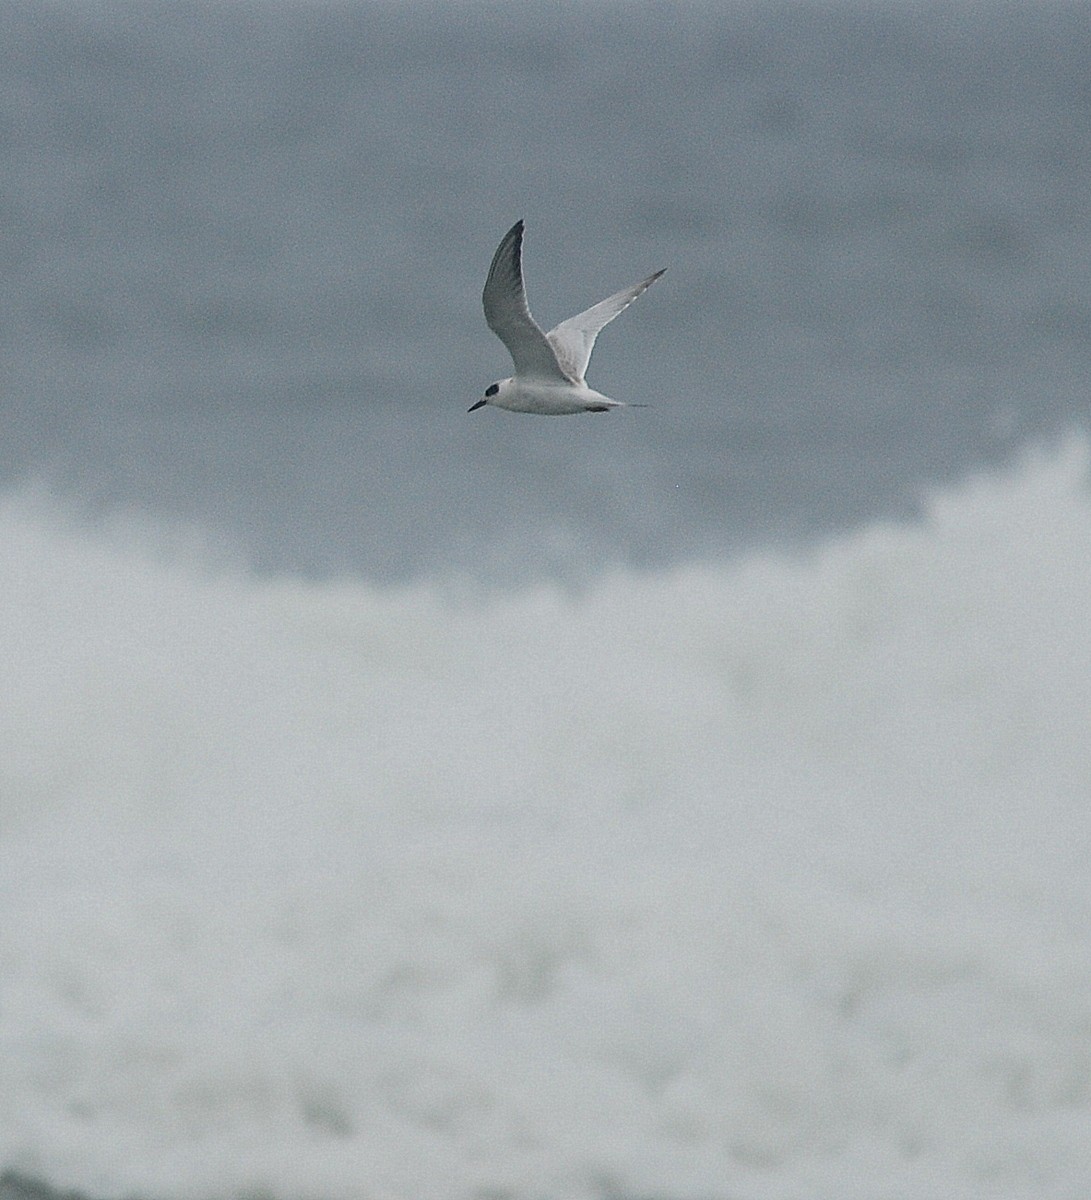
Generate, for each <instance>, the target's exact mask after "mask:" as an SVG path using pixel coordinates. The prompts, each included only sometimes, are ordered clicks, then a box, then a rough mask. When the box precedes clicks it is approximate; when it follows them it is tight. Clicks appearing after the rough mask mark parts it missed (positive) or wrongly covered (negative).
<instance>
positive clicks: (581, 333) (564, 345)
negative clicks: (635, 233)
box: [546, 267, 667, 380]
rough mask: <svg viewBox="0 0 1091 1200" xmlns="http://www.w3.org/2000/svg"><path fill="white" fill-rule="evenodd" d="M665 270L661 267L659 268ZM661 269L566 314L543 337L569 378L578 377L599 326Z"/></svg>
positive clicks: (621, 311)
mask: <svg viewBox="0 0 1091 1200" xmlns="http://www.w3.org/2000/svg"><path fill="white" fill-rule="evenodd" d="M666 269H667V268H666V267H664V268H663V271H665V270H666ZM663 271H656V273H655V274H654V275H649V276H648V278H647V279H645V280H643V281H642V282H641V283H636V284H633V286H632V287H629V288H625V289H624V290H623V291H620V292H615V293H614V295H612V296H610V297H608V298H607V299H605V300H600V301H599V302H598V304H595V305H592V307H591V308H588V309H586V310H585V311H584V312H581V313H578V314H577V315H576V316H574V317H569V318H568V320H567V321H562V322H561V323H560V324H559V325H558V326H557V327H556V328H555V329H551V330H550V331H549V333H548V334H547V335H546V336H547V337H548V339H549V341H550V344H551V345H552V346H553V349H554V351H555V352H556V355H557V361H558V362H559V363H560V364H561V370H562V371H565V372H566V373H567V374H568V375H571V376H572V378H573V379H576V380H582V379H583V375H584V372H585V371H586V370H587V364H588V362H590V360H591V351H592V350H594V348H595V338H597V337H598V335H599V331H600V330H601V329H602V328H603V326H605V325H609V324H610V322H611V321H612V320H613V319H614V318H615V317H616V316H617V315H618V314H619V313H623V312H624V311H625V310H626V309H627V308H628V307H629V305H630V304H632V302H633V301H634V300H635V299H636V298H637V296H639V295H641V294H642V293H644V292H646V291H647V290H648V288H650V287H651V286H652V284H653V283H655V281H656V280H657V279H658V278H659V276H660V275H662V274H663Z"/></svg>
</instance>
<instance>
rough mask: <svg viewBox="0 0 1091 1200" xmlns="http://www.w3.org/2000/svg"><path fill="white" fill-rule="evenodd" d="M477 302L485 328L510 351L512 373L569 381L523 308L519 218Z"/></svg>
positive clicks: (511, 229)
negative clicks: (482, 311)
mask: <svg viewBox="0 0 1091 1200" xmlns="http://www.w3.org/2000/svg"><path fill="white" fill-rule="evenodd" d="M481 302H482V304H483V305H484V306H485V320H486V321H487V322H488V326H489V328H490V329H491V330H492V331H493V333H495V334H496V336H497V337H498V338H499V339H500V340H501V341H502V342H503V343H504V345H505V346H507V348H508V352H509V353H510V354H511V358H512V362H514V363H515V373H516V375H523V376H530V377H532V378H535V379H556V380H563V381H564V382H566V383H570V382H571V380H570V379H569V377H568V376H567V375H566V374H565V372H564V371H563V370H562V368H561V366H560V364H559V363H558V362H557V355H556V354H555V353H554V350H553V346H552V344H551V343H550V342H549V340H548V339H547V338H546V335H545V334H544V333H543V332H542V331H541V329H539V328H538V324H537V322H536V321H535V320H534V318H533V317H532V316H531V315H530V309H529V308H527V295H526V291H525V290H524V288H523V222H522V221H516V223H515V224H514V225H513V226H512V227H511V228H510V229H509V230H508V232H507V233H506V234H505V235H504V240H503V241H502V242H501V243H500V245H499V246H498V247H497V248H496V253H495V254H494V255H493V258H492V265H491V266H490V267H489V275H488V278H487V279H486V280H485V291H484V292H483V293H482V296H481Z"/></svg>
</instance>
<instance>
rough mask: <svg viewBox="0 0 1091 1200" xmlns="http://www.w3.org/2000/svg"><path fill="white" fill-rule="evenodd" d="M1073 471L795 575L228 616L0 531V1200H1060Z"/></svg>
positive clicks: (940, 510) (202, 585) (1077, 457)
mask: <svg viewBox="0 0 1091 1200" xmlns="http://www.w3.org/2000/svg"><path fill="white" fill-rule="evenodd" d="M1087 462H1088V451H1087V447H1086V444H1085V442H1084V441H1083V440H1082V439H1079V438H1074V439H1072V440H1071V441H1070V442H1069V443H1068V444H1067V446H1065V447H1063V448H1061V449H1060V450H1058V451H1056V452H1054V453H1052V454H1045V453H1041V454H1038V455H1036V456H1032V457H1030V458H1028V459H1027V460H1026V461H1025V462H1024V463H1023V464H1021V466H1020V467H1019V468H1018V469H1014V470H1012V471H1011V472H1010V473H1008V474H1006V475H1004V476H1001V477H997V478H992V479H979V480H976V481H972V482H971V483H969V484H968V485H967V486H966V487H964V488H962V489H960V490H958V491H955V492H950V493H947V494H944V495H942V496H938V497H936V498H935V499H934V501H933V502H932V504H931V506H930V507H929V510H928V513H927V517H926V519H925V520H924V521H923V522H921V523H920V524H919V525H916V526H908V525H907V526H901V527H894V526H889V527H876V528H870V529H863V530H861V531H859V532H858V533H855V534H853V535H851V536H847V537H845V538H843V539H841V540H839V541H837V542H835V543H833V544H830V545H828V546H825V547H822V548H820V549H817V550H815V551H814V552H813V554H811V555H810V557H809V558H807V559H806V560H793V559H789V558H786V557H778V556H776V555H772V554H770V555H762V556H754V557H753V558H751V559H749V560H747V561H744V562H741V563H738V564H734V565H728V566H692V567H688V568H680V569H676V570H672V571H666V572H662V573H659V574H649V575H643V576H632V575H627V574H620V573H619V574H618V575H616V576H614V577H611V578H607V579H603V580H602V581H601V582H600V583H599V584H598V585H597V586H595V587H594V588H592V589H591V590H590V591H589V592H587V593H585V594H582V595H566V594H563V593H560V592H555V591H551V590H548V589H541V588H538V589H534V590H527V591H523V592H519V593H514V594H512V593H505V594H493V595H489V596H486V597H484V598H482V597H476V598H469V597H467V596H466V595H465V594H462V595H458V594H456V593H455V592H454V591H453V590H452V589H449V588H445V587H442V586H439V585H433V586H424V585H420V586H417V587H412V588H405V589H401V590H398V591H386V592H384V591H377V590H374V589H371V588H369V587H366V586H364V585H362V584H355V583H342V584H338V585H333V584H330V585H324V586H315V585H304V584H300V583H294V582H290V581H281V582H268V581H259V580H255V579H250V578H247V577H246V576H245V575H244V574H242V573H239V572H235V573H231V572H227V571H216V570H211V569H204V568H201V567H199V566H197V565H195V564H194V563H193V561H192V558H191V557H190V558H187V557H186V556H184V555H178V554H174V555H172V556H164V555H162V554H155V553H153V552H151V551H150V550H149V549H148V548H147V547H144V548H140V547H139V546H134V545H132V544H126V543H124V542H121V541H119V540H118V538H117V537H116V536H107V535H105V534H103V533H101V532H95V531H94V530H91V529H89V528H88V527H87V526H86V525H83V524H81V523H80V522H78V521H75V520H68V519H65V518H64V516H63V514H60V513H58V512H57V511H56V510H53V509H51V508H50V507H49V506H48V505H44V504H42V503H41V501H40V500H36V499H34V498H33V497H28V496H20V495H14V496H10V497H9V498H8V500H7V502H6V503H5V504H4V505H3V507H2V510H0V610H2V612H3V620H2V622H0V661H2V662H3V664H4V696H5V701H4V704H3V706H2V707H0V895H2V900H3V912H4V914H5V915H4V921H3V924H2V927H0V979H2V980H3V991H2V993H0V1004H2V1007H0V1037H2V1056H3V1061H4V1064H5V1077H4V1085H3V1087H2V1088H0V1163H2V1164H7V1165H14V1166H19V1167H21V1168H23V1169H25V1170H31V1171H38V1172H41V1173H42V1174H44V1175H45V1176H46V1177H47V1178H49V1179H50V1180H51V1181H53V1182H55V1183H58V1184H61V1185H73V1186H79V1187H81V1188H85V1189H88V1190H90V1191H93V1192H97V1193H102V1194H105V1195H109V1196H121V1195H128V1194H132V1193H143V1194H147V1195H151V1196H155V1197H164V1198H170V1197H183V1196H185V1197H192V1196H195V1195H204V1196H227V1195H230V1194H238V1193H240V1192H246V1193H249V1194H255V1193H258V1192H264V1193H267V1194H269V1195H271V1196H274V1197H284V1198H285V1200H288V1198H294V1197H297V1196H301V1195H302V1196H315V1197H327V1198H329V1200H350V1198H356V1197H360V1198H363V1197H413V1198H414V1200H433V1198H435V1200H439V1198H440V1197H443V1198H444V1200H451V1198H457V1197H469V1196H474V1195H482V1194H485V1193H489V1194H492V1195H495V1196H499V1195H510V1196H514V1197H520V1198H521V1197H528V1198H531V1197H547V1196H560V1195H564V1196H566V1197H579V1196H591V1195H598V1194H602V1193H604V1192H629V1193H632V1194H635V1195H648V1194H658V1195H662V1196H680V1197H681V1196H685V1197H691V1196H694V1195H698V1194H704V1195H738V1196H743V1195H745V1196H753V1197H796V1196H803V1195H807V1196H828V1197H835V1196H836V1197H839V1198H843V1200H852V1198H853V1197H860V1198H861V1200H863V1198H868V1200H873V1198H874V1197H875V1196H877V1195H884V1196H896V1195H906V1196H908V1195H912V1196H914V1197H927V1196H935V1197H941V1196H942V1197H944V1198H945V1200H949V1198H951V1197H986V1196H988V1197H998V1196H999V1197H1028V1198H1029V1197H1032V1196H1033V1197H1035V1198H1038V1200H1040V1198H1042V1197H1062V1196H1064V1197H1072V1196H1074V1195H1077V1194H1079V1193H1080V1188H1081V1187H1083V1186H1085V1185H1086V1181H1087V1180H1088V1179H1091V1138H1089V1137H1088V1136H1087V1129H1088V1123H1089V1120H1091V1039H1089V1038H1088V1036H1087V1032H1088V1029H1089V1028H1091V947H1089V942H1088V934H1087V930H1088V928H1089V927H1091V924H1089V921H1091V867H1089V865H1088V864H1089V862H1091V854H1089V842H1091V807H1089V805H1088V803H1087V801H1088V797H1089V796H1091V749H1089V747H1091V738H1089V737H1088V730H1089V729H1091V638H1089V637H1088V628H1089V626H1088V613H1089V612H1091V499H1089V497H1088V494H1087V491H1086V479H1087Z"/></svg>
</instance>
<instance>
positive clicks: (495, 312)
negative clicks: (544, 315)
mask: <svg viewBox="0 0 1091 1200" xmlns="http://www.w3.org/2000/svg"><path fill="white" fill-rule="evenodd" d="M663 270H664V271H665V270H666V268H665V267H664V268H663ZM662 274H663V271H656V273H655V274H654V275H649V276H648V278H647V279H645V280H643V282H641V283H636V284H634V285H633V286H632V287H629V288H625V289H624V290H623V291H620V292H616V293H615V294H614V295H613V296H610V297H609V298H608V299H606V300H602V301H600V302H599V303H598V304H595V305H593V306H592V307H591V308H589V309H587V310H586V311H585V312H581V313H579V314H578V315H577V316H574V317H569V318H568V320H567V321H562V322H561V323H560V324H559V325H558V326H557V327H556V328H555V329H551V330H550V331H549V333H543V332H542V331H541V329H539V328H538V323H537V322H536V321H535V320H534V318H533V317H532V316H531V315H530V309H529V308H528V307H527V294H526V290H525V289H524V287H523V222H522V221H516V223H515V224H514V225H513V226H512V227H511V228H510V229H509V230H508V232H507V233H506V234H505V235H504V240H503V241H502V242H501V243H500V245H499V246H498V247H497V249H496V253H495V254H494V255H493V259H492V265H491V266H490V267H489V276H488V278H487V279H486V280H485V291H484V293H483V294H482V297H481V300H482V303H483V304H484V305H485V320H486V321H487V322H488V326H489V328H490V329H491V330H492V331H493V333H495V334H496V336H497V337H498V338H499V339H500V340H501V341H502V342H503V343H504V345H505V346H507V348H508V352H509V353H510V354H511V358H512V361H513V362H514V363H515V374H514V375H512V376H511V377H510V378H509V379H500V380H498V381H497V382H496V383H492V384H490V385H489V386H488V387H487V388H486V389H485V395H484V396H482V398H481V399H480V400H478V402H477V403H476V404H474V405H472V406H471V407H470V409H469V411H470V412H474V411H475V410H476V409H479V408H483V407H484V406H485V405H486V404H492V405H494V406H495V407H496V408H507V409H510V410H511V411H512V412H524V413H539V414H540V415H542V416H547V417H560V416H564V415H566V414H568V413H582V412H609V411H610V409H612V408H624V407H626V405H625V402H624V401H622V400H611V399H610V397H609V396H604V395H603V394H602V393H601V392H596V391H595V390H594V388H589V387H588V386H587V382H586V380H585V379H584V372H585V371H586V370H587V363H588V361H589V360H590V358H591V351H592V350H593V349H594V348H595V338H597V337H598V335H599V331H600V330H601V329H602V328H603V326H605V325H608V324H609V323H610V322H611V321H612V320H613V319H614V318H615V317H616V316H617V315H618V314H619V313H622V312H624V311H625V309H627V308H628V307H629V305H630V304H632V302H633V301H634V300H635V299H636V298H637V296H639V295H640V294H641V293H642V292H644V291H646V290H647V289H648V288H649V287H651V285H652V284H653V283H655V281H656V280H657V279H658V278H659V276H660V275H662Z"/></svg>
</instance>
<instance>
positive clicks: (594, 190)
mask: <svg viewBox="0 0 1091 1200" xmlns="http://www.w3.org/2000/svg"><path fill="white" fill-rule="evenodd" d="M1089 15H1091V9H1089V8H1088V6H1087V5H1086V4H1067V5H1056V6H1053V5H1038V4H1035V5H1031V6H1007V5H1000V4H997V5H969V4H967V5H958V4H955V5H951V4H943V5H930V6H897V7H895V6H884V5H806V6H804V5H785V4H737V5H728V6H725V5H700V4H693V5H688V6H682V7H676V6H673V5H661V4H654V3H649V4H630V5H614V4H605V5H590V4H582V3H562V4H559V5H549V6H542V5H537V4H532V5H528V6H519V7H507V6H503V7H501V6H493V5H485V4H465V5H455V6H432V5H428V4H404V5H394V4H390V5H361V4H332V5H325V4H323V5H302V4H301V5H289V4H252V3H241V4H231V5H228V4H221V5H210V4H190V3H183V4H178V3H169V4H148V3H139V4H131V3H92V4H71V5H68V4H50V5H42V4H25V3H7V4H4V5H3V7H2V9H0V89H2V92H0V96H2V102H0V113H2V117H0V122H2V123H0V144H2V146H3V155H4V158H3V161H4V170H3V172H2V173H0V213H2V220H0V225H2V233H0V237H2V241H0V255H2V258H0V298H2V299H0V352H2V371H0V405H2V410H0V414H2V422H3V430H4V436H3V439H2V440H0V484H2V485H3V486H6V487H12V486H24V485H25V484H27V483H28V482H29V483H31V484H33V485H34V486H37V487H46V488H48V489H49V490H51V491H53V492H57V493H59V494H61V495H63V496H65V497H66V498H67V499H68V500H69V501H70V502H71V503H73V504H75V505H76V506H77V507H79V508H81V509H83V510H86V511H88V512H90V513H93V514H96V515H98V514H106V515H111V514H116V513H119V512H120V513H124V514H127V515H128V516H130V517H131V516H132V515H133V514H134V513H136V514H150V515H151V516H152V517H153V518H154V519H155V520H160V519H163V520H166V521H167V522H168V523H174V524H177V525H178V526H180V527H182V528H184V529H188V530H190V531H191V533H192V534H193V536H196V537H199V538H200V539H204V540H207V541H209V542H212V543H215V544H225V545H228V546H230V547H233V548H234V552H235V553H237V554H238V555H240V556H241V557H242V558H243V560H244V561H246V562H248V563H250V564H252V565H253V566H256V567H258V568H261V569H265V570H274V571H277V572H283V571H289V572H304V573H308V574H316V575H323V574H327V573H331V572H332V573H346V572H347V573H353V574H359V575H362V576H364V577H367V578H371V579H375V580H392V579H400V578H406V577H415V576H420V575H422V574H429V573H434V572H440V573H444V574H446V573H454V574H466V575H470V576H473V577H475V578H489V577H494V576H501V577H511V576H519V575H524V574H534V575H542V574H544V575H560V576H569V575H572V574H573V573H575V574H586V573H587V572H589V571H594V570H596V569H597V568H598V567H600V566H601V565H603V564H605V563H624V564H633V565H643V564H654V563H669V562H674V561H680V560H685V559H687V558H691V557H719V556H722V555H724V554H731V553H733V552H734V551H737V550H738V549H739V548H740V547H741V546H745V545H749V544H754V543H762V544H766V543H798V542H800V541H808V540H811V539H813V538H815V537H818V536H821V535H823V534H825V533H827V532H829V531H832V530H835V529H839V528H844V527H846V526H849V525H852V524H854V523H857V522H859V521H861V520H867V519H871V518H874V517H877V516H888V515H905V514H908V513H912V512H913V510H914V507H915V506H916V504H917V503H918V501H919V498H920V496H921V493H922V490H923V489H924V488H926V487H927V486H928V485H930V484H932V483H937V482H943V481H946V480H949V479H952V478H958V477H961V476H962V475H964V474H966V473H967V472H969V471H972V470H974V469H976V468H978V467H981V466H987V465H989V464H993V463H997V462H1002V461H1005V460H1006V459H1008V458H1009V457H1010V456H1011V455H1012V453H1013V452H1014V451H1016V450H1017V449H1018V448H1019V447H1020V446H1022V445H1024V444H1025V443H1027V442H1031V441H1038V440H1041V439H1042V438H1048V437H1050V436H1051V435H1053V434H1055V433H1058V432H1062V431H1065V430H1068V429H1071V428H1072V427H1073V426H1079V425H1086V424H1087V423H1088V413H1089V407H1088V392H1087V380H1088V365H1089V362H1091V292H1089V282H1091V199H1089V197H1091V84H1089V82H1088V80H1089V79H1091V20H1089ZM518 217H524V218H525V219H526V221H527V228H528V233H527V240H526V264H525V265H526V274H527V277H528V289H529V294H530V300H531V304H532V307H533V310H534V312H535V314H536V315H537V316H538V317H539V318H540V319H541V320H542V321H543V323H545V324H552V323H553V322H555V321H557V320H559V319H561V318H563V317H565V316H568V315H570V314H571V313H572V312H575V311H577V310H578V309H580V308H582V307H585V306H586V305H587V304H589V303H591V302H593V301H595V300H597V299H600V298H601V297H602V296H603V295H605V294H607V292H610V291H613V290H615V289H616V288H619V287H621V286H623V285H626V284H628V283H630V282H632V281H634V280H636V279H639V278H641V277H643V276H644V275H646V274H648V273H649V272H651V271H652V270H654V269H656V268H658V267H661V266H667V267H668V268H669V270H668V273H667V275H666V277H665V278H664V280H663V281H662V282H661V283H660V284H658V285H657V286H656V287H655V288H654V289H653V290H652V291H651V292H649V293H648V294H647V295H646V296H645V297H644V298H642V299H641V300H640V302H639V303H638V304H637V305H635V306H634V307H633V308H632V309H631V310H629V311H628V312H626V314H625V315H624V317H623V318H622V319H621V320H619V321H618V322H617V324H616V325H614V326H611V327H610V328H609V329H608V330H607V331H606V332H605V333H604V334H603V336H602V338H601V340H600V344H599V346H598V348H597V350H596V353H595V357H594V359H593V361H592V365H591V371H590V379H591V382H592V384H593V385H594V386H597V387H598V388H599V389H600V390H602V391H605V392H606V393H607V394H609V395H612V396H615V397H617V398H619V399H624V400H629V401H633V402H637V403H647V404H649V405H651V407H650V408H649V409H645V410H639V411H628V412H622V413H620V414H611V415H610V416H609V417H608V418H597V419H594V418H590V417H585V418H572V419H567V418H566V419H563V420H561V419H557V420H542V419H531V418H526V417H522V418H520V417H514V416H511V415H509V414H506V413H498V412H495V411H493V410H485V411H483V412H479V413H475V414H473V415H472V416H468V415H467V413H466V409H467V408H468V406H469V404H470V403H472V402H473V400H475V399H476V398H477V397H478V396H479V395H480V394H481V391H482V390H483V388H484V387H485V386H486V385H487V384H488V383H489V382H491V381H492V380H493V379H495V378H498V377H500V376H502V375H505V374H507V373H508V371H509V366H508V360H507V357H506V353H505V351H504V348H503V347H502V346H501V345H500V343H499V342H498V341H497V340H496V339H495V338H494V337H493V335H492V334H491V333H490V332H489V331H488V329H487V328H486V326H485V324H484V321H483V318H482V313H481V308H480V288H481V284H482V281H483V278H484V273H485V269H486V267H487V265H488V261H489V258H490V256H491V254H492V251H493V249H494V247H495V245H496V243H497V241H498V240H499V238H500V236H501V235H502V234H503V232H504V231H505V230H506V229H507V228H508V227H509V226H510V225H511V224H512V222H513V221H514V220H515V219H516V218H518Z"/></svg>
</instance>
